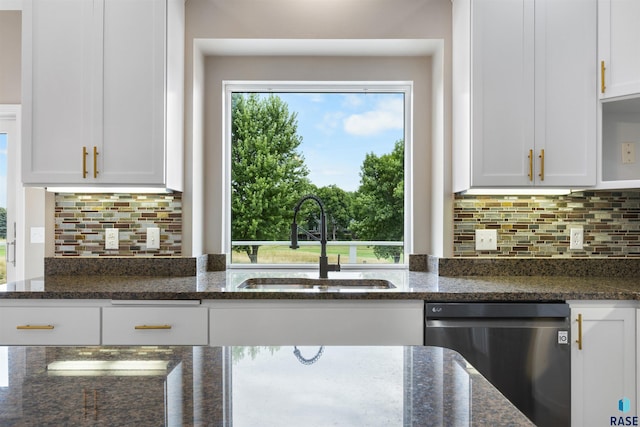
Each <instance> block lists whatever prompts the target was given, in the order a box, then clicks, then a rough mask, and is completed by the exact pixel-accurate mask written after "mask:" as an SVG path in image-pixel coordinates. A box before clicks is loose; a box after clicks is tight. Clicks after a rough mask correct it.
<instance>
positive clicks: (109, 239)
mask: <svg viewBox="0 0 640 427" xmlns="http://www.w3.org/2000/svg"><path fill="white" fill-rule="evenodd" d="M118 246H119V241H118V229H117V228H107V229H105V230H104V248H105V249H118Z"/></svg>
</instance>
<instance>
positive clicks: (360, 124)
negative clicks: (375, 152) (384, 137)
mask: <svg viewBox="0 0 640 427" xmlns="http://www.w3.org/2000/svg"><path fill="white" fill-rule="evenodd" d="M343 124H344V130H345V132H347V133H349V134H351V135H357V136H367V135H375V134H377V133H380V132H384V131H386V130H392V129H402V128H403V127H404V103H403V101H402V100H400V99H396V100H392V101H385V102H379V103H378V105H376V109H375V110H372V111H366V112H364V113H359V114H352V115H350V116H348V117H347V118H346V119H344V122H343Z"/></svg>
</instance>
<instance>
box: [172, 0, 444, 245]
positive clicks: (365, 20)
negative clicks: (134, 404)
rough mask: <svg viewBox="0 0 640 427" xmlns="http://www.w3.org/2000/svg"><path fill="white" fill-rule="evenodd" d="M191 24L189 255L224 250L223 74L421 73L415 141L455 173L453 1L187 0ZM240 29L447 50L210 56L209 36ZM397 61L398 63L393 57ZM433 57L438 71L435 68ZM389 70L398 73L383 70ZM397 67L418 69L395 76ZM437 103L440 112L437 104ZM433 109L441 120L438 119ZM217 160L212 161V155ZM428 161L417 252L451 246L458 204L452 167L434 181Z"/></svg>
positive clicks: (417, 219) (233, 34)
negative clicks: (432, 43) (431, 43)
mask: <svg viewBox="0 0 640 427" xmlns="http://www.w3.org/2000/svg"><path fill="white" fill-rule="evenodd" d="M186 31H187V34H186V49H185V51H186V62H185V80H186V81H185V97H186V99H185V124H186V130H185V157H186V160H185V162H186V163H185V170H186V171H187V176H186V177H185V193H184V197H183V200H184V202H185V203H184V224H183V227H184V228H183V229H184V239H183V246H184V254H185V256H190V255H194V256H195V255H199V254H201V253H220V252H221V247H222V246H221V222H220V219H221V218H222V215H221V214H222V211H221V209H223V205H222V193H221V192H220V193H219V194H218V192H219V191H220V188H219V186H218V187H216V183H217V182H219V181H218V180H219V179H220V177H219V173H217V172H216V171H215V170H212V169H214V168H215V167H216V165H218V164H219V156H220V150H221V149H222V132H221V130H219V127H218V126H219V125H216V119H217V120H218V121H219V118H220V114H218V113H217V111H216V110H215V109H216V108H218V111H219V108H220V107H219V105H221V104H219V102H221V99H222V94H221V92H220V90H219V89H218V88H217V86H216V85H217V84H218V83H217V82H220V81H221V80H222V79H230V80H241V79H249V78H253V79H258V80H269V79H274V78H277V79H282V78H289V77H286V76H284V75H283V74H287V75H290V76H292V77H291V79H295V80H322V79H324V78H321V76H335V77H336V78H338V79H341V80H343V79H354V80H359V81H362V80H368V79H371V80H387V79H393V80H414V81H415V82H416V85H418V86H420V88H421V89H420V90H421V96H420V97H418V96H416V97H414V103H415V105H416V108H418V106H420V107H419V108H420V110H419V111H416V112H414V125H415V126H416V131H415V134H414V139H415V140H416V141H418V142H419V143H418V144H416V147H418V150H419V151H418V152H416V153H414V156H415V158H418V156H424V164H426V165H428V166H433V164H434V162H435V165H436V166H437V167H438V173H441V172H443V173H445V174H450V170H451V167H450V166H451V158H450V149H448V148H447V147H449V146H450V133H451V126H450V115H451V114H450V102H449V100H450V98H451V96H450V92H451V89H450V88H451V81H450V74H451V65H450V64H451V59H450V52H451V2H450V0H366V1H364V0H261V1H257V0H188V1H187V3H186ZM233 38H241V39H246V38H255V39H440V40H442V41H443V49H441V50H440V52H439V55H441V58H439V59H438V60H436V61H431V60H430V59H427V58H424V57H423V58H397V57H396V58H380V57H378V58H365V57H360V58H357V59H356V58H349V57H345V58H309V57H296V58H291V57H289V58H282V57H280V58H277V59H276V58H273V57H271V58H269V57H232V56H224V57H212V58H206V57H205V52H204V50H203V48H202V47H201V46H202V45H201V44H199V42H200V39H233ZM376 61H379V62H376ZM393 61H396V63H395V64H392V62H393ZM402 61H405V62H402ZM285 63H286V66H285ZM420 64H421V65H420ZM307 65H310V66H309V67H307ZM432 66H434V67H435V69H436V71H435V73H432V71H431V67H432ZM396 67H398V68H397V69H396ZM418 68H420V69H424V74H422V72H417V71H416V70H417V69H418ZM387 72H388V73H389V76H386V74H385V77H381V74H384V73H387ZM393 73H397V74H398V75H403V74H407V75H408V74H411V76H412V77H411V78H401V77H390V76H391V75H392V74H393ZM243 76H244V77H243ZM249 76H252V77H249ZM293 76H295V77H293ZM373 76H376V77H375V78H374V77H373ZM432 76H442V79H440V80H439V81H438V82H435V83H433V82H432V81H431V80H432ZM427 86H429V87H427ZM434 88H435V90H436V92H433V89H434ZM432 93H433V94H434V95H435V97H432V96H431V95H432ZM203 95H205V96H203ZM423 96H424V98H423ZM216 104H218V106H216ZM432 104H433V105H435V106H436V108H440V109H441V111H439V112H436V113H434V112H433V111H432ZM418 113H419V114H421V115H422V116H419V115H418ZM212 117H213V118H212ZM432 117H437V119H438V120H440V121H441V123H440V124H437V125H434V126H433V127H432V126H431V119H432ZM420 118H423V121H421V120H420ZM434 144H439V148H438V149H437V151H436V152H437V157H433V156H432V149H431V146H432V145H434ZM212 161H213V162H214V163H213V164H211V163H209V162H212ZM216 162H218V163H216ZM205 163H206V165H207V167H206V168H205V167H204V164H205ZM203 169H206V173H205V174H204V175H203V174H201V173H200V172H201V171H202V170H203ZM428 170H429V168H422V169H421V170H419V171H417V172H416V174H414V179H417V181H418V182H415V183H414V187H415V188H418V189H421V188H426V189H431V191H430V192H429V191H425V192H421V193H420V192H416V194H415V195H414V207H413V212H414V224H415V231H414V249H413V253H431V254H434V255H449V254H451V253H452V240H453V239H452V236H453V234H452V223H451V224H449V223H446V221H444V220H445V218H446V216H447V212H448V211H450V210H451V209H452V207H451V205H450V198H448V197H446V194H450V193H451V189H450V188H447V186H450V179H449V178H447V176H446V175H445V176H444V177H439V178H437V179H435V180H434V179H433V177H432V174H431V173H429V172H427V173H424V172H425V171H428ZM190 172H192V173H190ZM211 188H214V189H215V190H213V191H211ZM205 189H206V194H205ZM440 221H443V222H445V223H444V224H443V223H442V222H440Z"/></svg>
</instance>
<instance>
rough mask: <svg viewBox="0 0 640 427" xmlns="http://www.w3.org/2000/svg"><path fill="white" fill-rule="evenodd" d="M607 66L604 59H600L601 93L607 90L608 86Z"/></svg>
mask: <svg viewBox="0 0 640 427" xmlns="http://www.w3.org/2000/svg"><path fill="white" fill-rule="evenodd" d="M606 69H607V67H605V66H604V61H600V93H604V92H605V91H606V90H607V86H605V84H604V73H605V70H606Z"/></svg>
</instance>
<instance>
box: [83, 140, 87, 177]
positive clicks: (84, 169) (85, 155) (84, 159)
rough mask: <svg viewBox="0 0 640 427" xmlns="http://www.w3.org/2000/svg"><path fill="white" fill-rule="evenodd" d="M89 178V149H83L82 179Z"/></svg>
mask: <svg viewBox="0 0 640 427" xmlns="http://www.w3.org/2000/svg"><path fill="white" fill-rule="evenodd" d="M86 177H87V147H82V178H83V179H84V178H86Z"/></svg>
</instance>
